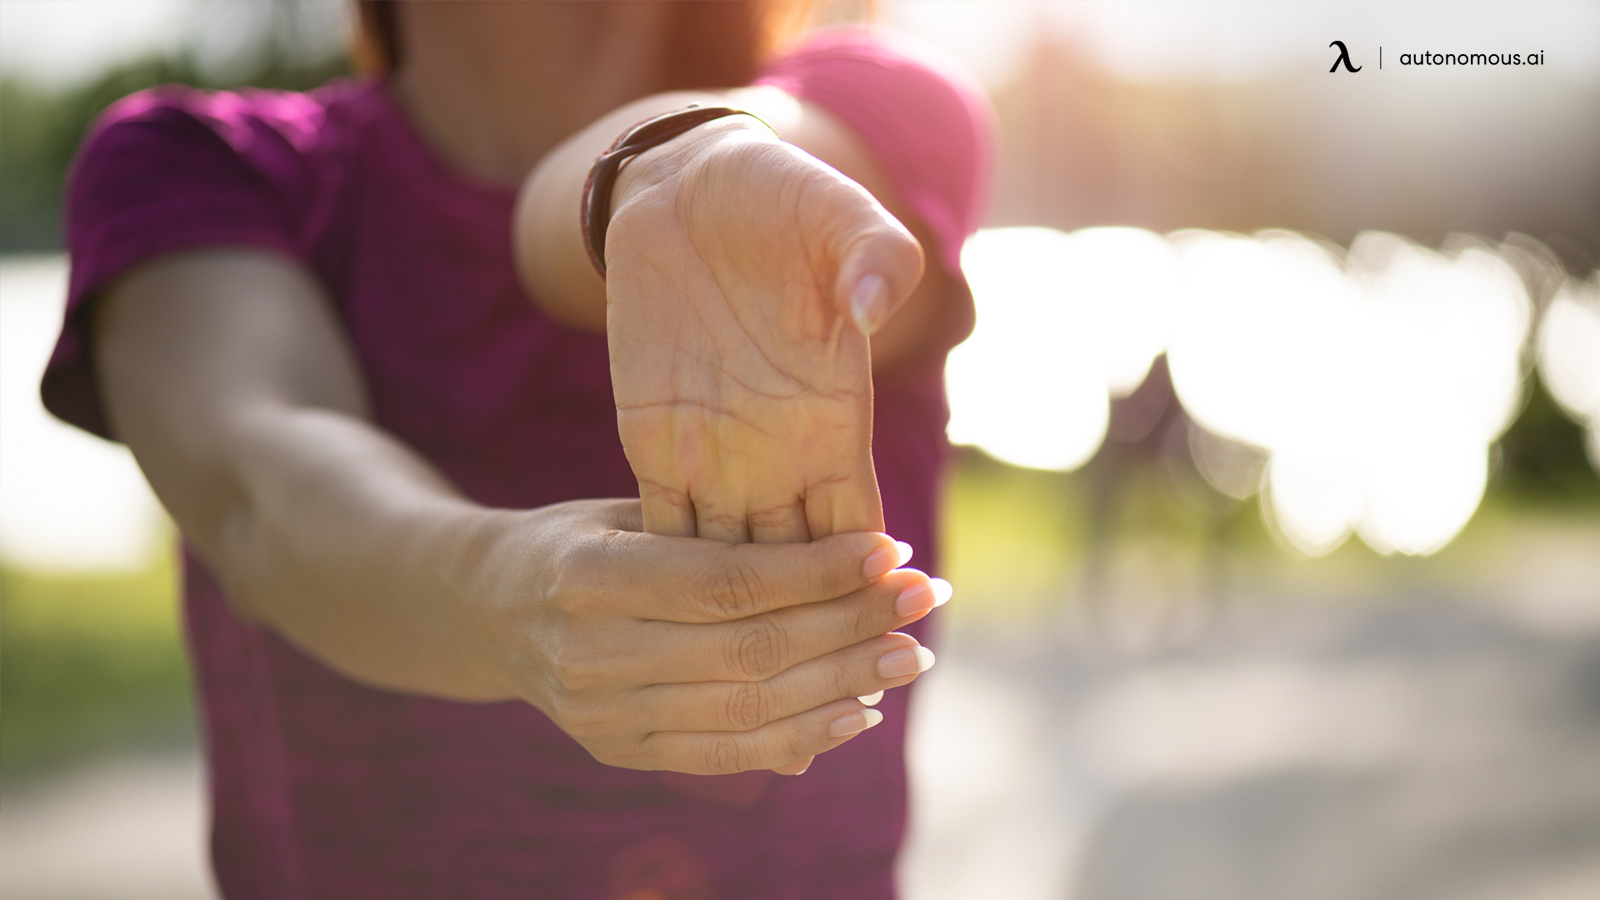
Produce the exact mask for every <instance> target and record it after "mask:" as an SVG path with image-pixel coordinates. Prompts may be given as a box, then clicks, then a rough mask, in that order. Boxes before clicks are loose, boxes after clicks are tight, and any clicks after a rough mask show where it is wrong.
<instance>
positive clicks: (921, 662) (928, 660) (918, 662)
mask: <svg viewBox="0 0 1600 900" xmlns="http://www.w3.org/2000/svg"><path fill="white" fill-rule="evenodd" d="M931 668H933V651H932V650H929V649H928V648H927V647H902V648H901V649H899V650H890V651H889V652H888V653H885V654H884V655H882V656H880V657H878V675H879V677H881V678H904V677H906V676H907V675H920V674H922V673H923V672H926V671H928V670H929V669H931Z"/></svg>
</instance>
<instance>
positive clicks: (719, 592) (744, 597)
mask: <svg viewBox="0 0 1600 900" xmlns="http://www.w3.org/2000/svg"><path fill="white" fill-rule="evenodd" d="M707 582H708V583H707V586H706V602H707V603H708V604H709V605H710V608H711V612H712V613H713V614H714V615H716V616H717V617H718V618H721V619H742V618H745V617H746V616H750V615H754V614H755V613H757V612H759V611H760V609H759V602H760V598H761V594H762V590H761V575H760V573H758V572H757V571H756V570H755V568H754V567H753V566H751V565H750V564H748V563H746V562H743V561H740V560H737V559H724V560H722V561H721V562H720V564H718V565H717V566H716V567H715V568H714V569H712V571H711V574H710V576H709V577H708V579H707Z"/></svg>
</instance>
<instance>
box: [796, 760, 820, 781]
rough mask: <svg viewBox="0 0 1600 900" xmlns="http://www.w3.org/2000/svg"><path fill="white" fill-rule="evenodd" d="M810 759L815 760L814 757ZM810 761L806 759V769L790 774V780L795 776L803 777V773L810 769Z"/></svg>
mask: <svg viewBox="0 0 1600 900" xmlns="http://www.w3.org/2000/svg"><path fill="white" fill-rule="evenodd" d="M811 759H816V757H812V758H811ZM811 759H808V760H806V768H805V769H801V770H800V771H798V772H794V773H792V774H791V775H790V777H791V778H792V777H794V776H795V775H804V774H805V773H806V769H810V768H811Z"/></svg>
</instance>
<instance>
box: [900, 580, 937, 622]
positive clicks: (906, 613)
mask: <svg viewBox="0 0 1600 900" xmlns="http://www.w3.org/2000/svg"><path fill="white" fill-rule="evenodd" d="M938 605H939V595H938V594H937V593H936V592H935V591H934V590H933V588H932V582H931V581H918V582H915V583H913V584H909V585H906V588H905V590H903V591H901V592H900V596H898V597H896V598H894V614H895V615H897V616H899V617H900V618H902V619H909V618H911V617H912V616H920V615H922V614H923V613H925V612H927V611H928V610H930V609H933V608H934V607H935V606H938Z"/></svg>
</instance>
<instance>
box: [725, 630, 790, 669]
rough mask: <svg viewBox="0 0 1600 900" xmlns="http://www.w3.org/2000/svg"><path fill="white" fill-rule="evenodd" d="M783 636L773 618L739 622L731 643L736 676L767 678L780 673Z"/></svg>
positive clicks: (730, 660)
mask: <svg viewBox="0 0 1600 900" xmlns="http://www.w3.org/2000/svg"><path fill="white" fill-rule="evenodd" d="M781 644H782V639H781V637H780V636H779V631H778V627H777V626H776V625H774V624H772V622H770V621H766V620H754V621H750V622H746V623H744V624H742V625H740V626H739V628H738V630H737V631H736V632H734V638H733V641H732V643H731V644H730V645H729V651H728V654H729V657H730V659H729V660H728V665H729V668H730V670H731V671H732V672H733V673H734V675H735V676H736V677H739V678H742V679H744V680H746V681H765V680H767V679H768V678H771V677H772V676H773V675H776V674H778V664H779V660H780V659H781V658H782V646H781Z"/></svg>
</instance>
